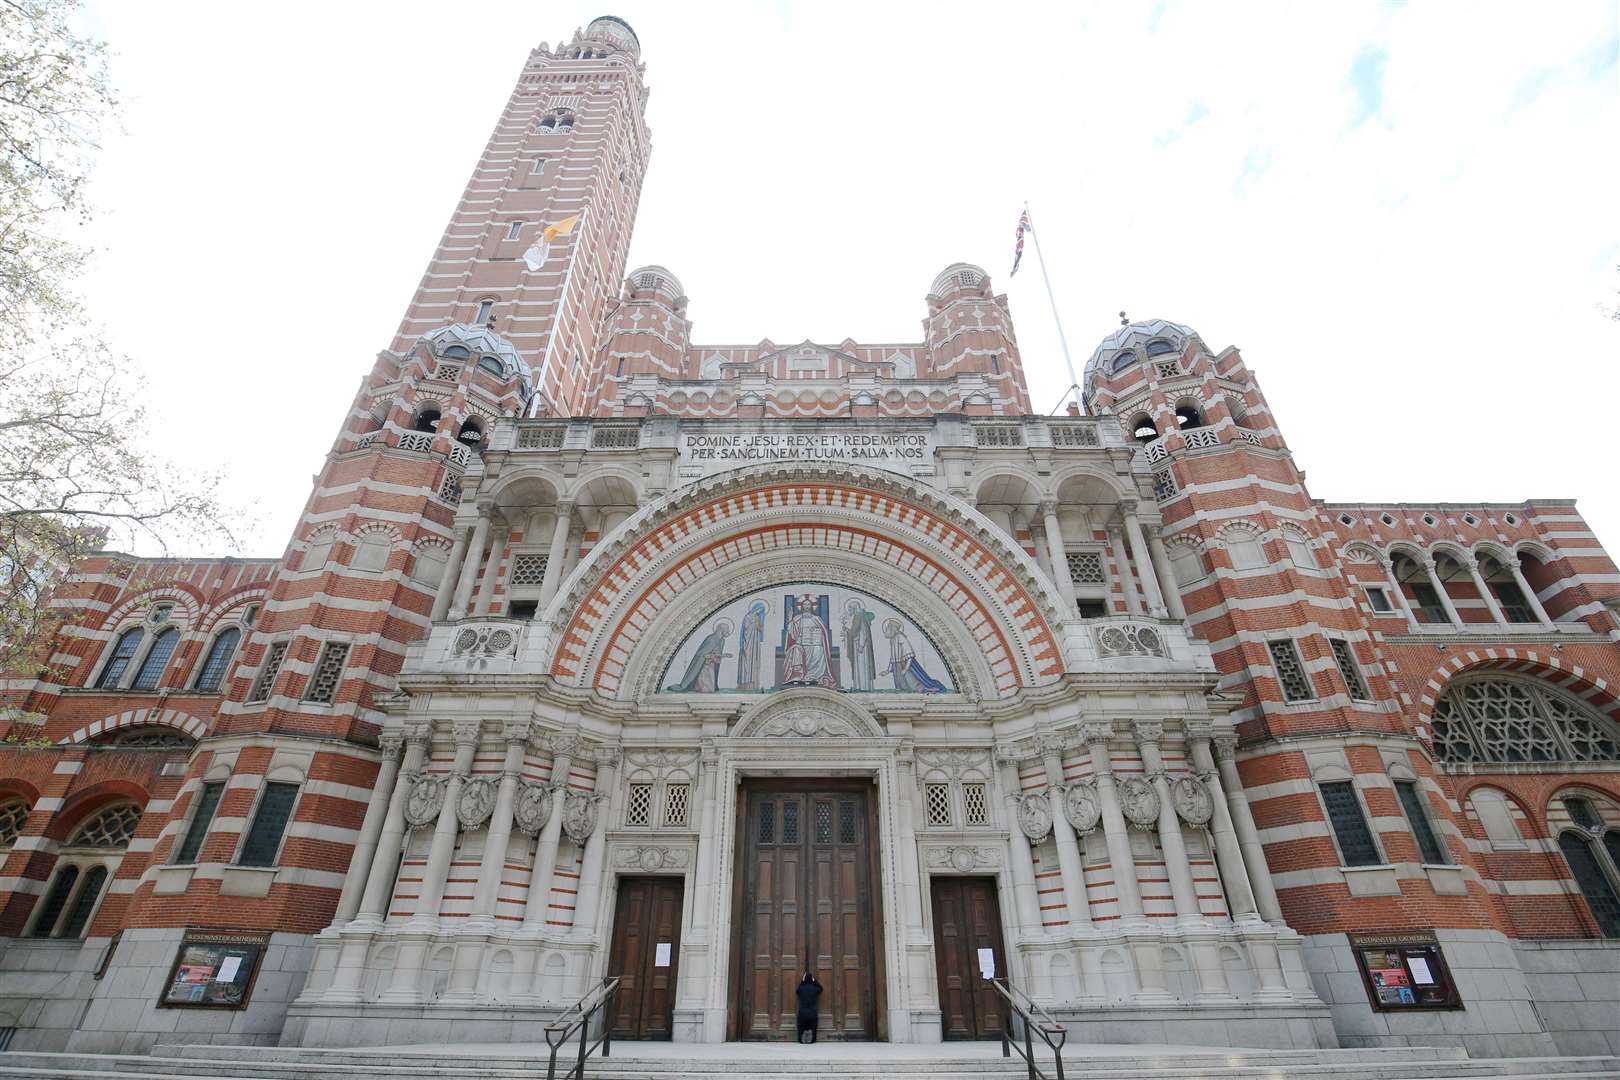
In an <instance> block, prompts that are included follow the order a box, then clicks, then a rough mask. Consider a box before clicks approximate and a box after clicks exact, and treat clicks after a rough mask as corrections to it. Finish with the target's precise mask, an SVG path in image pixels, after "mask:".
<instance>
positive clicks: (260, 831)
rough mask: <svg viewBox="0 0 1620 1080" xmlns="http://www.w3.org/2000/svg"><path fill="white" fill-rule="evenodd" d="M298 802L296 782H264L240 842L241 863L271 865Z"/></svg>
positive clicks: (273, 863)
mask: <svg viewBox="0 0 1620 1080" xmlns="http://www.w3.org/2000/svg"><path fill="white" fill-rule="evenodd" d="M297 801H298V785H297V784H277V783H270V784H266V785H264V797H263V798H262V799H260V800H259V809H258V811H257V812H256V813H255V814H254V815H253V824H252V825H250V826H249V827H248V834H247V840H246V841H244V842H243V844H242V857H241V858H240V859H238V860H237V862H238V864H239V865H241V866H274V865H275V864H276V854H277V853H278V852H279V851H280V849H281V838H282V836H284V835H285V834H286V832H287V822H288V821H289V820H291V818H292V810H293V803H295V802H297Z"/></svg>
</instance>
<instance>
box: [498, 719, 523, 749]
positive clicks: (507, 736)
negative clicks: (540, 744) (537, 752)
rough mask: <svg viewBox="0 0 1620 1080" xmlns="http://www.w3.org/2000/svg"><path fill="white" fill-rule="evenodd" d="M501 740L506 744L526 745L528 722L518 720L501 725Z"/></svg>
mask: <svg viewBox="0 0 1620 1080" xmlns="http://www.w3.org/2000/svg"><path fill="white" fill-rule="evenodd" d="M501 741H502V742H504V743H505V744H506V745H507V746H512V745H515V744H520V745H528V742H529V722H528V721H527V720H519V721H516V722H512V723H508V724H504V725H502V727H501Z"/></svg>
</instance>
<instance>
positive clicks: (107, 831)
mask: <svg viewBox="0 0 1620 1080" xmlns="http://www.w3.org/2000/svg"><path fill="white" fill-rule="evenodd" d="M140 823H141V808H140V807H138V806H136V805H135V804H134V803H120V804H119V805H117V806H109V807H108V808H107V809H105V810H103V811H102V812H101V813H99V814H97V815H96V816H95V817H93V818H91V819H90V820H89V821H87V822H85V823H84V824H83V825H80V826H79V829H78V831H77V832H75V833H74V834H73V837H72V839H70V840H69V841H68V843H67V846H68V847H93V848H121V847H125V846H127V845H128V844H129V838H130V837H132V836H134V835H135V826H137V825H139V824H140Z"/></svg>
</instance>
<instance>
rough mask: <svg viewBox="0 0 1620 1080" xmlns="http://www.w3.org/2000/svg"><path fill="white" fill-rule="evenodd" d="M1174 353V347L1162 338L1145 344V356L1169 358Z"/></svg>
mask: <svg viewBox="0 0 1620 1080" xmlns="http://www.w3.org/2000/svg"><path fill="white" fill-rule="evenodd" d="M1175 351H1176V347H1175V346H1174V345H1172V344H1170V343H1169V342H1168V341H1165V340H1164V339H1163V338H1154V339H1153V340H1152V341H1150V342H1148V343H1147V354H1148V355H1149V356H1169V355H1170V354H1171V353H1173V352H1175Z"/></svg>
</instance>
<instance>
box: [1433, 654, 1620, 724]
mask: <svg viewBox="0 0 1620 1080" xmlns="http://www.w3.org/2000/svg"><path fill="white" fill-rule="evenodd" d="M1479 671H1501V672H1507V673H1510V674H1518V675H1530V676H1533V677H1535V678H1537V679H1540V680H1542V681H1543V682H1545V683H1547V684H1549V685H1551V686H1554V687H1557V688H1558V689H1560V690H1562V691H1564V692H1565V693H1566V694H1572V695H1574V696H1575V697H1577V698H1579V699H1580V700H1582V701H1584V702H1586V704H1588V705H1590V706H1591V707H1592V708H1593V709H1595V710H1597V712H1598V713H1599V714H1601V715H1602V716H1604V717H1607V718H1608V720H1609V721H1610V722H1611V723H1613V724H1616V725H1620V698H1617V697H1616V694H1615V689H1614V687H1612V686H1610V685H1609V684H1608V683H1607V682H1606V681H1605V680H1603V679H1602V678H1599V677H1598V676H1597V675H1595V674H1593V673H1591V672H1588V671H1586V670H1585V669H1584V668H1582V667H1581V666H1580V665H1579V664H1570V663H1566V662H1565V661H1564V660H1563V659H1562V658H1561V657H1558V656H1555V655H1552V654H1550V653H1543V652H1540V651H1538V650H1535V649H1503V648H1494V649H1490V650H1489V651H1488V653H1487V652H1486V651H1479V650H1472V649H1470V650H1469V651H1467V652H1464V653H1463V654H1462V655H1461V656H1453V657H1451V658H1450V659H1448V660H1447V661H1446V662H1445V663H1443V664H1441V665H1440V666H1439V667H1437V668H1436V669H1435V670H1434V671H1433V672H1431V673H1430V675H1429V681H1428V683H1427V684H1426V685H1425V686H1424V688H1423V697H1422V698H1421V699H1420V701H1419V703H1418V707H1419V714H1418V715H1419V719H1420V720H1421V721H1422V722H1423V723H1424V724H1425V725H1427V724H1429V723H1430V722H1431V720H1432V718H1433V716H1434V706H1435V703H1436V702H1437V701H1439V700H1440V696H1441V695H1442V694H1444V693H1445V692H1446V687H1448V686H1450V685H1451V682H1452V680H1453V679H1455V678H1457V676H1459V675H1465V674H1473V673H1474V672H1479Z"/></svg>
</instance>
